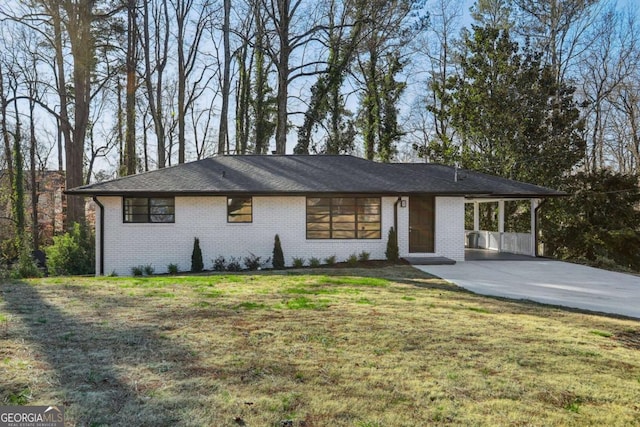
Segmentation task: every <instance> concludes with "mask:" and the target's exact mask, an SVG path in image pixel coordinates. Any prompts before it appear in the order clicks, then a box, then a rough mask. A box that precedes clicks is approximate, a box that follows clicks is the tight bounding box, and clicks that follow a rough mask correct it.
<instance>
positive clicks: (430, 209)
mask: <svg viewBox="0 0 640 427" xmlns="http://www.w3.org/2000/svg"><path fill="white" fill-rule="evenodd" d="M435 217H436V215H435V198H434V197H433V196H410V197H409V252H413V253H415V252H435Z"/></svg>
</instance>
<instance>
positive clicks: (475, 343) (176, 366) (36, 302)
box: [0, 266, 640, 427]
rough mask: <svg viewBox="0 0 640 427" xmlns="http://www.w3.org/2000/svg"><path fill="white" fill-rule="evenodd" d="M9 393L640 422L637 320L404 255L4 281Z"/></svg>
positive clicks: (260, 422) (100, 401)
mask: <svg viewBox="0 0 640 427" xmlns="http://www.w3.org/2000/svg"><path fill="white" fill-rule="evenodd" d="M0 379H1V380H0V405H24V404H28V405H49V404H56V405H63V406H64V407H65V411H66V417H67V420H68V425H77V426H101V425H120V426H173V425H178V426H293V427H298V426H300V427H301V426H305V427H311V426H360V427H364V426H416V425H427V424H451V425H465V426H467V425H492V426H493V425H544V426H549V425H579V426H582V425H608V426H615V425H620V426H623V425H625V426H626V425H638V424H640V399H639V398H638V396H640V322H637V321H632V320H624V319H615V318H612V317H605V316H599V315H595V314H584V313H579V312H572V311H566V310H561V309H555V308H550V307H545V306H541V305H536V304H528V303H517V302H511V301H504V300H500V299H492V298H487V297H482V296H477V295H474V294H471V293H468V292H464V291H462V290H460V289H458V288H456V287H454V286H451V285H449V284H447V283H444V282H442V281H440V280H437V279H432V278H429V277H428V276H427V275H425V274H423V273H420V272H419V271H417V270H415V269H412V268H411V267H408V266H401V267H386V268H379V269H353V270H348V269H335V270H330V269H318V270H300V271H288V272H285V273H282V274H277V273H268V272H265V273H261V274H237V275H229V274H226V275H209V276H205V275H203V276H191V277H188V276H184V277H182V276H179V277H168V276H164V277H145V278H99V279H94V278H48V279H38V280H30V281H22V282H12V283H3V284H2V285H0Z"/></svg>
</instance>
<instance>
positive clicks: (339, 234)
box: [332, 230, 356, 239]
mask: <svg viewBox="0 0 640 427" xmlns="http://www.w3.org/2000/svg"><path fill="white" fill-rule="evenodd" d="M332 237H333V238H334V239H355V238H356V231H355V230H353V231H346V230H336V231H334V232H333V236H332Z"/></svg>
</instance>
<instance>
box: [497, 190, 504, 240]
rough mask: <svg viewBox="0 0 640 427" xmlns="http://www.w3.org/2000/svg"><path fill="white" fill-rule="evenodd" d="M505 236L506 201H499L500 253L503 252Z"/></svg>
mask: <svg viewBox="0 0 640 427" xmlns="http://www.w3.org/2000/svg"><path fill="white" fill-rule="evenodd" d="M503 234H504V200H499V201H498V236H499V237H498V252H502V235H503Z"/></svg>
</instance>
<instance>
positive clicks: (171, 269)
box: [167, 263, 178, 274]
mask: <svg viewBox="0 0 640 427" xmlns="http://www.w3.org/2000/svg"><path fill="white" fill-rule="evenodd" d="M167 273H169V274H178V264H173V263H172V264H169V265H167Z"/></svg>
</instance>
